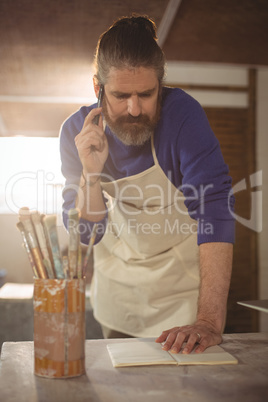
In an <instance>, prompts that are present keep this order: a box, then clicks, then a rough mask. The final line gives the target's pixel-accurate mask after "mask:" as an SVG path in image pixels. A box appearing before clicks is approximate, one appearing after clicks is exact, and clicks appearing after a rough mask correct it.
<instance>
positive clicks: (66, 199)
mask: <svg viewBox="0 0 268 402" xmlns="http://www.w3.org/2000/svg"><path fill="white" fill-rule="evenodd" d="M88 113H89V108H86V107H83V108H81V109H80V110H79V111H78V112H76V113H75V114H74V115H72V116H71V117H70V118H69V119H67V120H66V121H65V122H64V123H63V125H62V127H61V130H60V155H61V171H62V174H63V176H64V177H65V186H64V189H63V192H62V196H63V206H62V218H63V223H64V226H65V227H66V229H67V230H68V211H69V210H70V209H71V208H74V207H75V204H76V199H77V197H79V194H81V189H80V187H79V183H80V177H81V172H82V164H81V162H80V159H79V156H78V152H77V148H76V146H75V142H74V139H75V137H76V135H77V134H78V133H79V132H80V131H81V129H82V127H83V123H84V119H85V117H86V115H87V114H88ZM80 196H81V195H80ZM94 223H96V222H90V221H87V220H85V219H83V218H81V219H80V222H79V231H80V239H81V242H82V243H84V244H88V243H89V240H90V237H91V233H92V229H93V225H94ZM97 223H98V228H97V232H96V239H95V244H97V243H98V242H99V241H100V240H101V239H102V237H103V235H104V233H105V229H106V225H107V212H106V216H105V217H104V218H103V219H102V220H101V221H99V222H97Z"/></svg>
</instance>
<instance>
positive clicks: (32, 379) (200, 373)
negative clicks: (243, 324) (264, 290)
mask: <svg viewBox="0 0 268 402" xmlns="http://www.w3.org/2000/svg"><path fill="white" fill-rule="evenodd" d="M140 339H141V338H140ZM223 339H224V341H223V343H222V344H221V346H222V347H223V348H224V349H225V350H226V351H228V352H230V353H231V354H232V355H234V356H235V357H236V358H237V359H238V364H237V365H217V366H143V367H125V368H114V367H113V366H112V363H111V360H110V357H109V355H108V351H107V348H106V345H107V344H108V343H112V342H133V341H137V340H135V339H113V340H111V339H109V340H107V339H106V340H103V339H101V340H87V341H86V374H85V375H83V376H81V377H76V378H71V379H47V378H41V377H37V376H35V375H34V374H33V353H34V351H33V342H6V343H4V345H3V347H2V353H1V366H0V397H1V398H0V399H1V400H2V401H5V402H13V401H14V402H24V401H25V402H26V401H27V402H35V401H44V402H47V401H48V402H54V401H55V402H57V401H59V402H69V401H70V402H83V401H87V402H95V401H96V402H113V401H114V402H121V401H124V402H129V401H133V402H134V401H135V402H141V401H146V402H147V401H148V402H150V401H153V402H160V401H161V402H162V401H164V402H168V401H181V402H188V401H189V402H190V401H191V402H193V401H194V402H195V401H197V402H209V401H213V402H215V401H217V402H221V401H228V402H231V401H242V402H260V401H262V402H264V401H265V402H267V400H268V333H256V334H230V335H224V336H223Z"/></svg>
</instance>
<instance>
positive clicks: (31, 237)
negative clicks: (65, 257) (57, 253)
mask: <svg viewBox="0 0 268 402" xmlns="http://www.w3.org/2000/svg"><path fill="white" fill-rule="evenodd" d="M19 220H20V222H21V223H22V224H23V228H24V231H25V234H26V239H27V242H28V244H29V248H30V250H31V254H32V257H33V260H34V265H35V267H36V270H37V273H38V277H39V278H43V279H45V278H48V274H47V271H46V268H45V266H44V264H43V261H42V260H43V258H42V254H41V251H40V248H39V244H38V240H37V238H36V235H35V231H34V227H33V224H32V221H31V217H30V211H29V208H27V207H24V208H21V209H20V210H19Z"/></svg>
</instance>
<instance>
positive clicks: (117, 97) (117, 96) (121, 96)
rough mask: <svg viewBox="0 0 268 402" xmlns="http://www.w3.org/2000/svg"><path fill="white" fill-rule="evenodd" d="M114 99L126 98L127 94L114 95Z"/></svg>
mask: <svg viewBox="0 0 268 402" xmlns="http://www.w3.org/2000/svg"><path fill="white" fill-rule="evenodd" d="M115 97H116V99H119V100H122V99H127V98H128V97H129V96H128V95H116V96H115Z"/></svg>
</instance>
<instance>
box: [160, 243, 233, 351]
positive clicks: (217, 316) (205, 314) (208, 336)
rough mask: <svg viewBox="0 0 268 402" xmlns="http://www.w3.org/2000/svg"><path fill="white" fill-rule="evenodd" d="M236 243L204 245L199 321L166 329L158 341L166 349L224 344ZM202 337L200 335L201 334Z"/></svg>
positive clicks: (188, 348) (202, 246)
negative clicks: (234, 245) (184, 344)
mask: <svg viewBox="0 0 268 402" xmlns="http://www.w3.org/2000/svg"><path fill="white" fill-rule="evenodd" d="M232 255H233V246H232V244H230V243H204V244H201V245H200V277H201V282H200V292H199V301H198V313H197V320H196V322H195V323H194V324H193V325H186V326H183V327H175V328H172V329H170V330H167V331H164V332H163V333H162V334H161V335H160V336H159V337H158V338H157V339H156V342H165V345H164V346H163V349H164V350H169V349H171V351H172V352H174V353H177V352H179V351H180V349H181V347H182V344H183V342H185V341H187V345H186V347H185V348H184V350H183V353H190V352H191V351H192V349H193V347H194V345H195V343H199V346H198V347H197V348H196V352H197V353H200V352H203V351H204V350H205V349H206V348H207V347H208V346H213V345H217V344H219V343H221V341H222V337H221V333H222V331H223V328H224V323H225V317H226V304H227V297H228V292H229V286H230V280H231V272H232ZM198 334H199V335H200V337H199V335H198Z"/></svg>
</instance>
